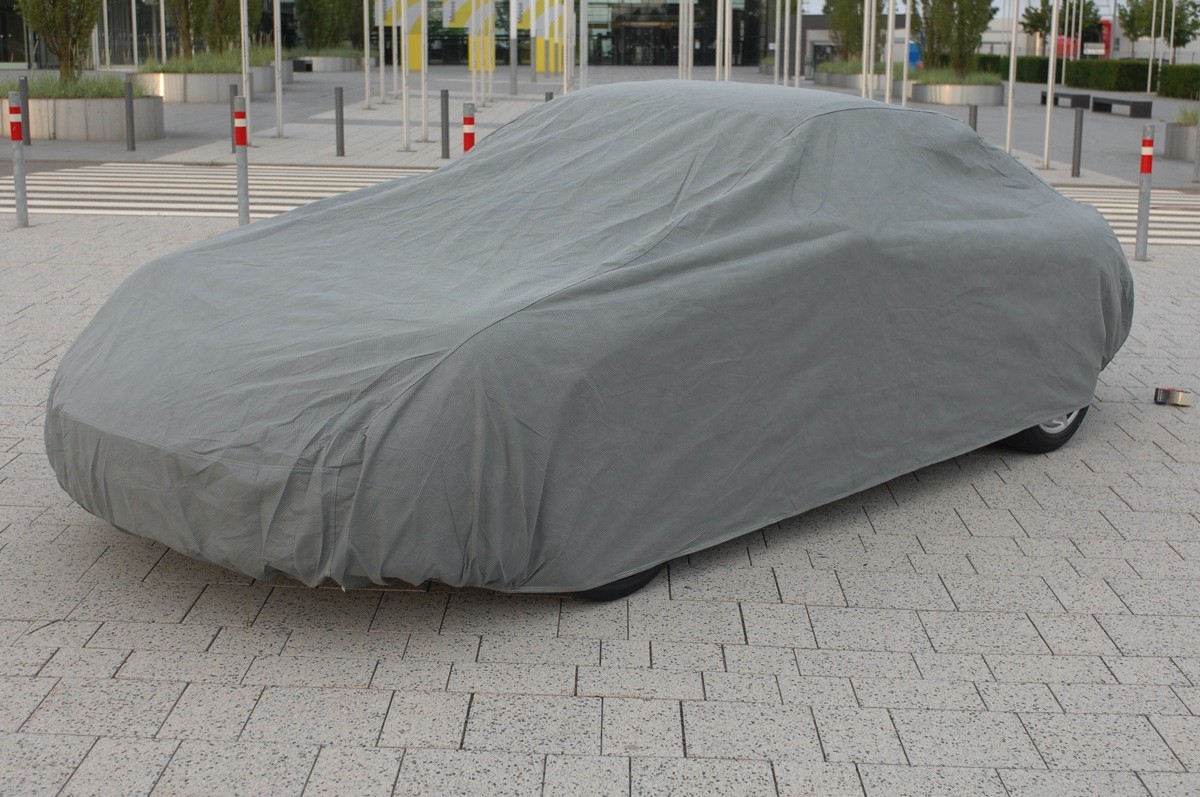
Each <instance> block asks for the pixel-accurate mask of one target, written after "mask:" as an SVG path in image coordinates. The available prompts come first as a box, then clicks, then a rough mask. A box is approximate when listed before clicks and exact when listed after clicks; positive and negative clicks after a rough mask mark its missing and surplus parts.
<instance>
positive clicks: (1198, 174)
mask: <svg viewBox="0 0 1200 797" xmlns="http://www.w3.org/2000/svg"><path fill="white" fill-rule="evenodd" d="M1192 182H1193V183H1200V125H1197V126H1196V149H1195V150H1193V151H1192Z"/></svg>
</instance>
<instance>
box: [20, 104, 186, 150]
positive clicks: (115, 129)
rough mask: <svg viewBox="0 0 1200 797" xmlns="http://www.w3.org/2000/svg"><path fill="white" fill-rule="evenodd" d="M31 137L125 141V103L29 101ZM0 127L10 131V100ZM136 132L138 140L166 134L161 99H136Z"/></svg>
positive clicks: (28, 119) (61, 139)
mask: <svg viewBox="0 0 1200 797" xmlns="http://www.w3.org/2000/svg"><path fill="white" fill-rule="evenodd" d="M25 121H26V123H27V124H28V125H29V136H30V138H36V139H40V140H43V141H48V140H57V141H124V140H125V100H124V99H121V98H117V99H103V100H99V99H78V100H58V99H53V100H37V99H32V98H31V99H30V100H29V112H28V113H27V114H26V116H25ZM0 126H2V127H3V129H5V130H7V129H8V100H4V102H3V113H0ZM133 132H134V135H135V136H136V137H137V140H138V141H149V140H151V139H155V138H162V137H163V136H164V135H166V128H165V125H164V124H163V99H162V97H134V99H133Z"/></svg>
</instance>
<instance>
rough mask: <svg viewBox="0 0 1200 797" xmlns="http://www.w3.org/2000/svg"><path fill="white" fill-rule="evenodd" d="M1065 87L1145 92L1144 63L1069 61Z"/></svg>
mask: <svg viewBox="0 0 1200 797" xmlns="http://www.w3.org/2000/svg"><path fill="white" fill-rule="evenodd" d="M1057 68H1058V69H1061V68H1062V67H1057ZM1066 85H1068V86H1076V87H1078V88H1085V89H1098V90H1100V91H1145V90H1146V62H1145V61H1071V62H1069V63H1068V64H1067V80H1066Z"/></svg>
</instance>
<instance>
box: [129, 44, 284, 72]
mask: <svg viewBox="0 0 1200 797" xmlns="http://www.w3.org/2000/svg"><path fill="white" fill-rule="evenodd" d="M274 62H275V49H274V48H273V47H251V48H250V66H270V65H271V64H272V63H274ZM138 71H140V72H198V73H236V72H241V71H242V51H241V50H226V51H225V52H221V53H214V52H208V51H205V52H200V53H196V54H195V55H193V56H192V57H191V58H168V59H167V60H166V62H165V63H163V62H160V61H158V60H157V59H154V58H151V59H149V60H147V61H146V62H145V63H143V64H142V65H141V67H140V68H139V70H138Z"/></svg>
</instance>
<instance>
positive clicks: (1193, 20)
mask: <svg viewBox="0 0 1200 797" xmlns="http://www.w3.org/2000/svg"><path fill="white" fill-rule="evenodd" d="M1170 26H1171V22H1170V21H1169V20H1168V21H1167V27H1168V29H1169V28H1170ZM1198 34H1200V2H1197V0H1179V8H1178V9H1177V10H1176V12H1175V38H1173V39H1171V63H1175V50H1176V49H1177V48H1179V47H1187V46H1188V45H1189V44H1190V43H1191V42H1192V40H1193V39H1195V38H1196V36H1197V35H1198Z"/></svg>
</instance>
